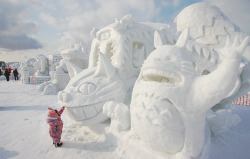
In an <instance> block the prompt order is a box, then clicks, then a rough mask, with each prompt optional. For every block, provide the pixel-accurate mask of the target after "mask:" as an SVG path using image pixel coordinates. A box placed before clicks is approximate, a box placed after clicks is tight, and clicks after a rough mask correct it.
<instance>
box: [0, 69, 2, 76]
mask: <svg viewBox="0 0 250 159" xmlns="http://www.w3.org/2000/svg"><path fill="white" fill-rule="evenodd" d="M0 76H2V69H1V68H0Z"/></svg>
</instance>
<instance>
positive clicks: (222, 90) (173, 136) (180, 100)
mask: <svg viewBox="0 0 250 159" xmlns="http://www.w3.org/2000/svg"><path fill="white" fill-rule="evenodd" d="M187 39H188V30H187V29H186V30H185V31H183V33H182V34H181V36H180V38H179V39H178V41H177V43H176V44H175V45H162V44H163V43H162V40H161V39H160V37H159V36H158V34H157V33H156V34H155V47H156V50H154V51H153V52H152V53H151V54H150V55H149V57H148V58H147V59H146V60H145V62H144V64H143V67H142V69H141V73H140V75H139V77H138V79H137V81H136V83H135V86H134V89H133V94H132V101H131V108H130V110H131V112H130V113H131V130H132V131H133V132H135V134H137V135H138V136H139V137H140V138H141V139H142V140H143V141H144V142H145V143H147V144H148V145H149V146H151V147H152V148H153V149H156V150H159V151H161V152H165V153H169V154H175V153H176V154H177V155H176V158H180V159H181V158H196V157H197V156H198V155H199V154H200V152H201V149H202V146H203V142H204V131H205V120H206V112H207V111H208V110H209V109H210V108H211V107H213V106H214V105H215V104H217V103H219V102H220V101H221V100H222V99H223V98H225V97H227V95H228V94H229V93H230V92H231V90H232V89H233V88H234V86H235V82H236V81H237V78H238V74H239V66H240V63H241V54H242V53H243V51H244V50H245V48H246V46H247V44H248V38H246V39H245V40H244V41H243V42H242V44H238V42H237V40H235V42H234V43H233V44H232V43H230V40H229V39H228V42H227V45H226V46H225V47H224V48H223V49H221V50H220V51H219V52H220V54H222V55H223V56H224V58H223V60H222V62H221V63H220V64H219V65H218V67H217V68H216V69H215V70H214V71H212V72H211V73H209V74H208V75H199V74H198V73H197V72H196V71H195V68H194V64H193V62H192V60H191V58H190V56H188V51H187V50H185V49H184V46H185V45H186V42H187Z"/></svg>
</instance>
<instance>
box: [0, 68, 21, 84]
mask: <svg viewBox="0 0 250 159" xmlns="http://www.w3.org/2000/svg"><path fill="white" fill-rule="evenodd" d="M2 75H4V76H5V77H6V80H7V81H9V80H10V76H11V75H13V76H14V79H15V80H19V73H18V71H17V69H14V70H13V71H12V69H11V68H6V69H5V70H3V71H2V69H0V76H2ZM13 76H12V80H14V79H13Z"/></svg>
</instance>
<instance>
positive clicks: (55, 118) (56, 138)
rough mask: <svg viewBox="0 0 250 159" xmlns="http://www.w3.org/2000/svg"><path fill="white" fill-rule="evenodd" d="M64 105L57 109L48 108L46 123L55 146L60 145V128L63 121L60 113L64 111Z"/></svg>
mask: <svg viewBox="0 0 250 159" xmlns="http://www.w3.org/2000/svg"><path fill="white" fill-rule="evenodd" d="M64 108H65V107H64V106H63V107H62V108H61V109H60V110H59V111H57V110H56V109H52V108H50V107H49V108H48V109H49V113H48V118H47V123H48V124H49V125H50V128H49V134H50V136H51V137H52V139H53V144H54V145H55V147H60V146H62V143H61V142H60V141H61V135H62V128H63V121H62V120H61V115H62V113H63V111H64Z"/></svg>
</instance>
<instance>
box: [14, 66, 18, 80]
mask: <svg viewBox="0 0 250 159" xmlns="http://www.w3.org/2000/svg"><path fill="white" fill-rule="evenodd" d="M13 74H14V77H15V80H18V71H17V69H15V70H14V71H13Z"/></svg>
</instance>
